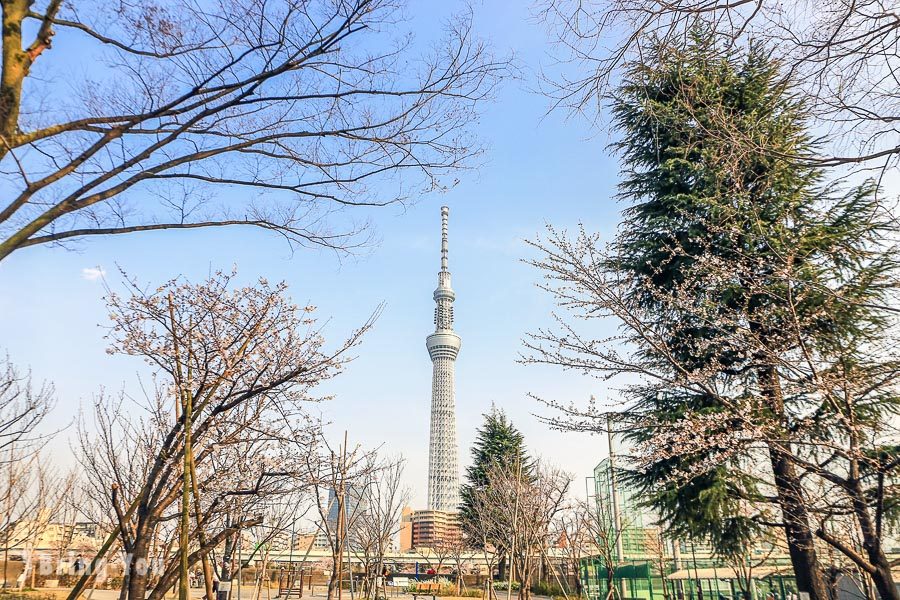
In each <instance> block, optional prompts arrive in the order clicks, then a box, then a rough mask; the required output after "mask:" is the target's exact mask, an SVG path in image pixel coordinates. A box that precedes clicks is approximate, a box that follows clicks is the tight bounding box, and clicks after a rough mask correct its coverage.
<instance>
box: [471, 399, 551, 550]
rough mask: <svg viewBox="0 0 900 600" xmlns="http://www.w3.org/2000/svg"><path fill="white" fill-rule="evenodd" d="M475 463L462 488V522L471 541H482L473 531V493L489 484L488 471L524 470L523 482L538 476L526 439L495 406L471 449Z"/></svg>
mask: <svg viewBox="0 0 900 600" xmlns="http://www.w3.org/2000/svg"><path fill="white" fill-rule="evenodd" d="M471 455H472V464H471V465H469V467H468V469H466V481H465V483H464V484H463V485H462V486H461V487H460V501H461V504H460V508H459V511H460V522H461V525H462V528H463V531H465V532H467V533H471V535H469V539H471V540H475V539H478V535H477V533H475V532H476V531H477V529H473V527H474V525H475V524H474V520H475V518H476V516H475V514H474V513H473V510H472V498H473V496H472V494H473V492H474V491H475V490H478V489H482V488H484V486H486V485H488V471H489V470H490V469H491V468H492V467H499V468H503V469H510V470H511V472H515V470H517V469H519V468H521V470H522V471H521V473H522V477H523V479H531V478H533V477H534V463H533V461H532V460H531V459H530V458H529V457H528V452H527V450H526V449H525V438H524V437H523V436H522V434H521V432H519V430H518V429H516V427H515V426H514V425H513V424H512V422H511V421H510V420H509V419H508V418H507V417H506V413H504V412H503V410H501V409H498V408H496V407H491V411H490V412H489V413H486V414H485V415H484V422H483V423H482V425H481V427H479V428H478V430H477V433H476V437H475V443H474V444H473V445H472V449H471Z"/></svg>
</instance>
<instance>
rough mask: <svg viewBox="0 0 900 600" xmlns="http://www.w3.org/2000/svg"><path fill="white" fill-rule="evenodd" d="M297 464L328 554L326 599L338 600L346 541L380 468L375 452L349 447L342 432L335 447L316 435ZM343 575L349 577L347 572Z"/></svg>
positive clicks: (363, 513) (347, 548)
mask: <svg viewBox="0 0 900 600" xmlns="http://www.w3.org/2000/svg"><path fill="white" fill-rule="evenodd" d="M297 462H298V466H297V469H296V472H297V473H298V474H299V476H300V477H301V478H302V479H303V480H304V481H305V482H306V483H307V484H308V485H309V486H310V488H311V490H312V494H313V500H314V502H315V506H316V510H317V513H318V514H317V517H318V518H317V520H316V525H317V527H318V528H319V531H320V533H322V535H323V536H324V537H325V538H326V539H327V540H328V547H329V550H330V551H331V561H332V568H331V577H330V578H329V580H328V598H329V600H331V598H335V597H336V598H338V599H340V598H341V596H342V594H341V584H342V581H343V575H344V573H345V571H344V562H345V560H348V559H349V552H350V542H351V539H352V537H353V535H355V531H356V528H357V526H358V521H359V520H360V519H364V518H366V510H367V507H366V505H365V501H366V499H367V488H368V486H370V485H372V482H373V481H374V480H375V478H376V477H377V473H379V471H380V470H381V465H379V463H378V456H377V454H376V453H375V452H373V451H371V450H366V449H364V448H362V447H361V446H359V445H357V446H354V447H353V448H349V447H348V445H347V434H346V433H345V434H344V440H343V444H340V445H338V446H337V447H336V448H335V447H333V446H332V445H331V444H330V443H329V442H328V440H327V439H326V438H325V436H324V435H318V436H316V438H315V440H314V442H313V444H312V445H311V448H310V449H309V450H308V451H307V452H306V453H305V454H304V455H302V456H300V457H299V458H298V461H297ZM370 541H372V540H370ZM373 543H374V541H373ZM372 550H373V551H374V548H372ZM347 573H348V575H352V573H350V572H349V570H348V571H347Z"/></svg>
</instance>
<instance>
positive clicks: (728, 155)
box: [602, 31, 898, 555]
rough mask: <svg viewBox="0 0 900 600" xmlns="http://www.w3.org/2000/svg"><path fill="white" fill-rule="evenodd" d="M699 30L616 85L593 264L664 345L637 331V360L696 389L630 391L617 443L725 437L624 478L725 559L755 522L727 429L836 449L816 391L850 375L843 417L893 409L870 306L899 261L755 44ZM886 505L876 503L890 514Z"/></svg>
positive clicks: (829, 405)
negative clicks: (617, 226)
mask: <svg viewBox="0 0 900 600" xmlns="http://www.w3.org/2000/svg"><path fill="white" fill-rule="evenodd" d="M714 39H715V38H714V37H713V36H709V35H706V33H705V32H702V31H699V32H695V33H694V35H693V37H692V39H691V41H690V43H688V44H687V45H686V46H683V47H678V46H670V45H665V44H660V45H659V46H658V47H657V48H656V51H655V52H654V53H653V54H652V56H654V57H657V59H656V60H654V61H651V62H648V63H641V64H635V65H632V66H631V68H630V70H629V72H628V74H627V77H626V78H625V81H624V83H623V84H622V86H621V88H620V90H619V94H618V96H617V99H616V100H615V102H614V105H613V115H614V119H615V124H616V126H617V128H618V130H619V132H620V134H621V141H620V142H618V143H617V144H616V145H615V147H616V149H617V150H618V152H619V154H620V155H621V157H622V159H623V163H624V180H623V182H622V185H621V197H622V198H623V199H624V200H626V201H627V202H628V203H629V206H628V208H627V209H626V210H625V213H624V214H625V222H624V224H623V226H622V228H621V233H620V234H619V235H618V236H617V238H616V240H615V241H614V243H613V245H612V251H611V253H610V254H609V255H608V256H607V258H606V261H605V264H603V265H602V267H603V268H604V269H605V270H607V271H608V272H611V273H618V274H620V275H621V277H623V278H625V280H627V282H628V283H627V289H628V292H627V300H628V302H630V303H632V305H633V306H634V307H636V308H637V309H638V310H640V311H641V315H642V317H643V318H645V319H647V320H648V321H649V324H648V326H649V327H651V328H652V329H653V331H655V332H658V331H662V332H666V333H663V334H660V338H661V339H663V340H664V343H665V347H666V353H665V355H663V354H662V353H660V352H659V347H658V345H657V346H654V345H650V344H648V345H643V346H641V345H640V341H638V345H639V348H640V349H639V350H638V354H637V356H638V357H639V360H641V361H642V362H643V365H644V366H645V367H646V368H647V369H648V370H651V371H656V372H662V373H665V372H666V371H667V370H668V372H669V373H671V374H672V379H673V380H677V379H681V380H684V381H687V382H691V381H699V380H701V379H702V380H703V381H704V382H710V386H711V387H707V388H706V389H707V391H704V389H702V386H699V385H690V384H689V383H688V384H683V385H669V386H658V385H636V386H633V387H632V388H630V392H631V394H632V396H633V398H634V403H633V407H634V412H635V413H636V414H642V413H643V414H646V415H648V416H652V420H651V419H648V422H652V425H648V426H645V427H638V428H636V429H635V430H633V431H632V432H631V433H630V434H629V438H630V439H631V440H632V441H633V442H637V443H639V444H640V443H647V442H649V441H652V440H653V439H654V438H656V437H657V436H659V434H660V431H661V430H662V429H664V428H665V426H666V423H671V424H675V423H678V422H680V421H682V420H683V419H684V418H685V415H688V414H690V415H693V416H701V417H702V416H707V417H715V419H710V423H713V425H710V429H709V430H706V431H697V432H695V433H696V435H702V436H705V437H707V438H709V439H716V437H717V436H720V435H721V436H722V438H723V439H728V440H729V441H728V442H727V443H725V442H723V444H722V445H721V446H717V445H716V444H714V443H711V444H708V445H707V446H706V447H705V448H704V449H703V450H702V451H697V452H692V453H682V454H679V453H678V452H669V453H664V454H663V455H661V456H660V457H659V458H658V459H656V460H651V461H648V462H647V464H646V466H645V467H643V468H641V469H640V470H636V471H633V472H631V473H629V474H628V480H629V482H630V483H631V484H633V485H635V486H637V487H638V488H639V490H640V492H641V493H642V494H643V495H644V496H645V497H646V498H647V504H648V505H650V506H652V507H653V508H654V509H656V510H657V511H658V512H659V513H660V514H661V516H662V518H663V521H664V522H665V523H667V524H668V525H669V527H670V529H671V530H672V532H673V533H674V534H675V535H677V536H678V537H697V538H702V539H706V540H708V541H710V542H712V543H713V545H714V546H715V547H716V548H717V550H718V551H719V553H721V554H726V555H735V554H737V553H740V552H742V551H743V550H744V549H745V548H746V547H747V545H748V544H749V543H750V542H751V541H752V540H753V539H754V538H755V537H756V536H758V535H759V532H760V525H759V520H758V519H757V517H758V514H754V511H752V510H748V509H747V507H748V505H749V506H753V505H754V504H755V503H757V502H758V503H759V504H764V503H765V500H764V499H763V497H762V494H761V492H760V481H759V479H758V477H759V475H758V474H756V473H753V472H752V471H751V470H747V469H744V468H742V462H741V461H746V460H747V454H746V453H743V454H742V453H740V452H737V453H735V452H734V451H733V450H734V448H733V447H730V446H734V445H740V444H741V443H744V442H743V441H742V440H743V439H749V437H750V436H747V438H740V437H739V436H732V437H731V438H728V437H727V434H728V433H729V432H732V431H740V429H741V428H742V427H747V425H746V423H747V422H752V423H754V425H756V424H765V426H766V430H765V432H764V435H767V436H771V437H772V438H773V439H800V440H803V443H805V444H806V446H805V448H813V449H814V448H816V447H817V444H821V445H822V447H825V446H827V445H831V446H834V445H837V446H841V445H842V444H846V443H847V435H848V431H849V428H850V427H849V426H848V425H847V423H848V419H849V418H851V417H849V416H848V415H849V413H848V411H850V407H844V408H841V406H840V402H837V403H835V402H833V401H827V400H823V396H825V397H827V396H828V394H829V393H830V390H829V389H828V386H829V385H835V386H838V385H844V386H847V385H849V386H850V387H853V386H858V389H854V391H853V393H854V394H855V393H858V394H859V395H858V396H857V397H854V399H853V401H852V411H851V412H852V419H853V425H852V427H854V428H862V429H866V428H868V430H869V431H872V432H874V431H877V430H878V429H879V427H880V423H882V422H883V421H884V419H885V418H886V417H887V416H889V415H892V414H896V409H897V401H898V398H897V395H896V393H895V391H894V389H893V387H891V384H889V383H888V381H889V380H891V379H892V378H893V377H892V375H893V374H895V373H896V372H897V370H898V365H897V363H896V361H894V360H893V359H892V358H888V359H884V357H876V358H875V359H873V353H872V352H871V351H872V348H873V345H877V344H878V343H879V342H880V340H881V336H882V332H883V330H884V329H885V328H886V327H887V325H888V322H889V320H888V319H887V317H885V311H883V310H880V309H878V308H876V307H878V306H883V305H885V304H888V303H889V302H890V298H889V294H890V292H891V290H892V289H893V286H894V285H895V284H894V281H895V280H894V273H895V271H896V268H897V263H896V260H895V259H894V257H893V256H892V254H891V253H890V252H887V251H885V243H884V240H885V238H887V237H889V233H888V232H889V231H891V226H890V223H889V222H888V221H887V220H886V219H885V217H884V216H883V215H882V214H881V212H880V208H879V203H878V201H877V196H876V192H877V189H876V187H875V186H874V184H871V183H866V184H863V185H861V186H858V187H855V188H853V189H851V190H850V191H849V193H847V194H845V195H838V194H836V193H835V191H834V190H835V189H836V186H834V185H833V184H831V185H829V186H828V187H827V188H826V187H825V186H824V185H823V183H822V180H823V173H822V171H821V169H819V168H816V167H815V166H813V165H812V163H811V162H810V161H809V160H808V159H809V157H811V156H812V155H813V153H814V144H813V142H812V140H811V139H810V138H809V136H808V134H807V133H806V107H805V105H804V103H803V101H802V100H801V99H799V98H798V97H797V96H796V95H795V94H794V92H793V90H792V88H791V82H790V80H789V79H788V78H786V77H784V76H783V75H782V73H781V72H780V70H779V65H778V64H777V63H776V62H774V61H773V60H771V59H770V58H769V56H770V53H769V52H768V49H767V48H764V47H762V46H758V45H751V47H750V48H749V49H748V50H741V49H737V48H734V47H729V48H728V49H724V48H721V47H718V46H717V45H716V43H715V41H714ZM796 356H801V357H806V358H804V359H803V360H806V361H807V362H806V363H805V364H804V363H803V360H801V359H795V358H792V357H796ZM887 356H889V355H887ZM784 360H794V361H795V362H794V363H792V366H795V367H796V370H795V371H794V372H791V373H790V377H785V378H784V379H785V381H786V383H785V384H784V385H785V386H786V387H785V390H784V398H783V400H780V401H779V402H783V404H773V403H772V402H769V401H764V400H761V398H764V396H765V394H764V393H763V392H762V391H761V390H763V388H764V387H765V385H767V384H765V382H764V381H763V378H764V377H765V376H766V374H767V373H775V374H776V375H775V376H780V375H779V374H778V371H777V369H779V368H780V367H779V365H780V364H782V363H780V362H779V361H784ZM813 363H814V364H815V367H814V369H815V375H813V367H812V366H809V365H812V364H813ZM673 364H677V365H678V368H677V369H676V368H674V367H672V365H673ZM767 369H768V371H767ZM692 374H696V375H692ZM811 381H814V383H815V385H812V384H811V383H810V382H811ZM837 382H841V383H840V384H839V383H837ZM848 382H849V383H848ZM870 384H871V385H870ZM711 390H715V393H713V392H712V391H711ZM839 395H840V393H839V392H836V393H835V397H838V396H839ZM851 395H852V394H851ZM810 415H812V416H810ZM755 435H757V436H758V435H759V434H758V433H756V434H755ZM876 438H877V436H876V435H875V434H874V433H873V438H872V439H876ZM758 447H759V446H757V448H758ZM747 448H750V445H749V443H748V446H747ZM813 449H808V450H804V451H805V452H807V453H808V454H807V455H808V456H809V455H811V454H812V453H813V452H815V450H813ZM723 457H724V458H723ZM874 464H875V463H873V465H874ZM878 464H882V465H886V464H888V461H880V462H879V463H878ZM892 464H893V468H894V469H895V470H896V461H894V463H892ZM835 468H838V469H840V468H841V467H837V466H836V465H835ZM876 470H877V469H876ZM685 473H688V474H691V476H690V477H685V476H684V474H685ZM870 481H871V479H870ZM896 505H897V503H895V502H893V500H892V499H891V498H890V497H889V498H887V499H886V503H885V508H886V511H885V512H886V516H887V517H888V518H892V517H893V514H895V507H896Z"/></svg>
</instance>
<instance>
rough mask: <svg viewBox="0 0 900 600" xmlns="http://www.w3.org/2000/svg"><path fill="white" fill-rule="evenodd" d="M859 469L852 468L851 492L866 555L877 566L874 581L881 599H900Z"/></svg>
mask: <svg viewBox="0 0 900 600" xmlns="http://www.w3.org/2000/svg"><path fill="white" fill-rule="evenodd" d="M858 473H859V469H858V468H856V467H855V465H854V468H853V469H852V470H851V476H852V477H853V479H852V480H851V481H852V483H851V485H850V493H851V496H852V498H853V512H854V513H855V515H856V521H857V522H858V523H859V530H860V533H861V534H862V540H863V549H864V550H865V552H866V557H867V558H868V559H869V562H870V563H871V564H872V566H873V567H874V568H875V570H874V572H873V573H871V577H872V583H873V584H874V585H875V589H876V590H878V595H879V596H880V597H881V600H900V592H898V591H897V586H896V585H894V577H893V575H892V574H891V563H890V562H889V561H888V558H887V556H885V554H884V549H883V548H882V546H881V536H880V535H879V534H878V531H877V527H876V526H875V523H874V520H873V519H872V515H871V514H870V513H869V506H868V504H867V502H866V498H865V490H863V489H862V486H861V485H860V483H859V479H858V477H857V475H858Z"/></svg>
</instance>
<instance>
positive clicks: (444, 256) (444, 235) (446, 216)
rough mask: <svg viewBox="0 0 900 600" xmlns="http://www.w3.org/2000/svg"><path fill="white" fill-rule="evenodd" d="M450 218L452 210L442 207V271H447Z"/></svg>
mask: <svg viewBox="0 0 900 600" xmlns="http://www.w3.org/2000/svg"><path fill="white" fill-rule="evenodd" d="M449 217H450V208H449V207H447V206H442V207H441V271H446V270H447V221H448V219H449Z"/></svg>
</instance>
